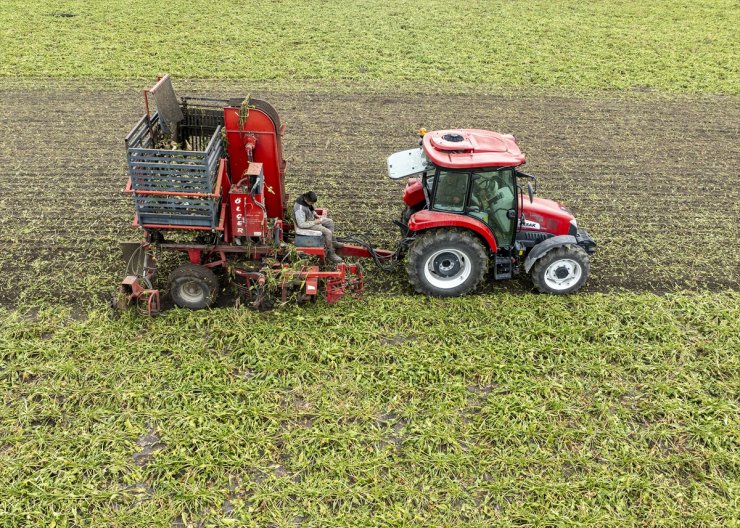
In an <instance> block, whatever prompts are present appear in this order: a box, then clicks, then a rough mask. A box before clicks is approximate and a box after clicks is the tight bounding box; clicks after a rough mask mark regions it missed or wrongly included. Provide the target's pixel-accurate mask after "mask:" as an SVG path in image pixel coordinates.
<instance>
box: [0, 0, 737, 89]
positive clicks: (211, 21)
mask: <svg viewBox="0 0 740 528" xmlns="http://www.w3.org/2000/svg"><path fill="white" fill-rule="evenodd" d="M738 13H740V12H739V11H738V9H737V6H736V5H735V3H734V2H732V1H731V0H716V1H713V2H686V1H683V0H661V1H658V2H640V1H629V0H622V1H605V2H578V1H573V0H555V1H542V0H526V1H522V2H510V1H497V2H485V1H472V2H467V3H466V4H465V5H464V7H461V6H459V5H457V4H454V3H451V2H447V1H440V0H426V1H419V0H416V1H412V2H406V3H404V4H395V3H385V4H383V3H378V2H368V1H355V2H340V1H337V0H330V1H327V2H323V3H321V4H320V5H317V4H316V2H312V1H308V0H297V1H291V2H277V1H264V0H263V1H254V2H249V3H248V4H246V5H245V4H243V3H234V2H224V1H213V2H188V1H185V0H173V1H171V2H167V3H165V4H162V5H158V6H157V7H156V9H153V8H152V4H151V2H146V1H143V0H134V1H131V2H125V3H122V2H112V1H102V0H101V1H97V2H83V1H81V0H65V1H62V2H51V1H49V0H42V1H38V2H32V3H28V2H22V1H21V0H5V1H4V2H3V3H2V5H0V76H3V77H29V76H31V77H52V78H62V79H66V78H80V77H81V78H98V79H108V78H117V79H121V78H124V79H126V78H142V77H144V78H147V79H150V78H152V77H153V76H154V75H156V74H158V73H163V72H169V73H172V74H174V75H175V76H176V77H179V78H217V79H249V80H280V81H283V82H284V83H286V84H291V83H293V84H295V83H298V84H300V83H301V82H302V81H305V80H308V79H311V80H319V81H326V82H329V83H334V84H341V83H342V82H343V81H354V82H359V83H361V84H366V85H373V84H374V83H378V82H384V81H392V82H394V83H396V84H402V85H424V84H427V85H435V84H439V83H453V84H455V83H458V84H459V83H468V84H472V85H484V86H497V87H509V86H518V87H539V88H543V87H546V88H554V87H555V88H570V89H572V88H575V89H585V90H591V89H616V90H659V91H663V92H679V93H698V92H709V93H726V94H733V95H737V94H738V93H740V82H739V79H740V76H739V75H738V67H737V65H738V60H737V59H738V51H739V47H740V46H739V41H738V39H737V35H736V31H735V28H737V27H738V26H739V25H740V16H738ZM64 15H73V16H64Z"/></svg>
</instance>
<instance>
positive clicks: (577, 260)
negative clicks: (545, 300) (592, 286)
mask: <svg viewBox="0 0 740 528" xmlns="http://www.w3.org/2000/svg"><path fill="white" fill-rule="evenodd" d="M590 271H591V264H590V262H589V260H588V254H587V253H586V252H585V251H584V250H583V248H581V247H580V246H576V245H573V244H570V245H567V246H560V247H558V248H555V249H553V250H551V251H550V252H549V253H547V254H545V256H544V257H542V258H540V259H539V260H538V261H537V262H535V263H534V266H532V272H531V273H532V282H534V285H535V287H536V288H537V289H538V290H539V291H540V292H542V293H551V294H553V295H567V294H569V293H573V292H575V291H577V290H579V289H580V288H581V287H582V286H583V285H584V284H585V282H586V279H587V278H588V274H589V272H590Z"/></svg>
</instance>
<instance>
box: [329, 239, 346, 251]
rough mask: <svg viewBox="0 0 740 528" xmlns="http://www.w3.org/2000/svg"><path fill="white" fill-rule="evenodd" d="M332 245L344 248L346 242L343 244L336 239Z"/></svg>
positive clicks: (335, 247)
mask: <svg viewBox="0 0 740 528" xmlns="http://www.w3.org/2000/svg"><path fill="white" fill-rule="evenodd" d="M331 245H332V247H333V248H334V249H342V248H343V247H344V244H342V243H341V242H337V241H336V240H334V241H333V242H332V243H331Z"/></svg>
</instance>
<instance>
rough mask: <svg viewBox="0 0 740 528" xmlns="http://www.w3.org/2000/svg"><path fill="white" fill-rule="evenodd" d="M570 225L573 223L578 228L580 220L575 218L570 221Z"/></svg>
mask: <svg viewBox="0 0 740 528" xmlns="http://www.w3.org/2000/svg"><path fill="white" fill-rule="evenodd" d="M570 225H572V226H573V227H575V228H576V229H578V222H577V221H576V219H575V218H574V219H573V220H571V221H570Z"/></svg>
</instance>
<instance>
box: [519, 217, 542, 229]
mask: <svg viewBox="0 0 740 528" xmlns="http://www.w3.org/2000/svg"><path fill="white" fill-rule="evenodd" d="M522 227H524V228H526V229H540V224H539V222H533V221H532V220H527V219H526V218H525V219H524V223H523V224H522Z"/></svg>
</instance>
